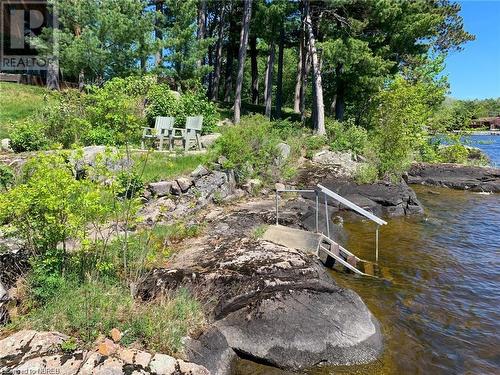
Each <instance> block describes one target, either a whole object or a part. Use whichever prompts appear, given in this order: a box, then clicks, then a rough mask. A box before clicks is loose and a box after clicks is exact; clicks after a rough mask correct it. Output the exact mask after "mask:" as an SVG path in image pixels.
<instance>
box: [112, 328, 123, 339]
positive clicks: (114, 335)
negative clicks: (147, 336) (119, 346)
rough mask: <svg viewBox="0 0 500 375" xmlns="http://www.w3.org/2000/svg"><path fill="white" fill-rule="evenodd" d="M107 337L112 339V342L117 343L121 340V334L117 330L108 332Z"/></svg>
mask: <svg viewBox="0 0 500 375" xmlns="http://www.w3.org/2000/svg"><path fill="white" fill-rule="evenodd" d="M109 335H110V336H111V338H112V339H113V341H114V342H119V341H120V340H121V339H122V336H123V334H122V333H121V332H120V330H119V329H118V328H113V329H112V330H111V331H110V332H109Z"/></svg>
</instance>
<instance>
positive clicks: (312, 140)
mask: <svg viewBox="0 0 500 375" xmlns="http://www.w3.org/2000/svg"><path fill="white" fill-rule="evenodd" d="M327 143H328V138H327V137H326V136H322V135H313V136H310V137H306V139H305V141H304V147H305V149H306V157H308V158H309V159H311V158H312V157H313V156H314V154H315V153H316V152H317V151H319V150H320V149H321V148H322V147H324V146H326V145H327Z"/></svg>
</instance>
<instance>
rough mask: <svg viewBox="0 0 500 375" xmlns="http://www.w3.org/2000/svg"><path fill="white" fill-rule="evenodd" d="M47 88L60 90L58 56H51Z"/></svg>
mask: <svg viewBox="0 0 500 375" xmlns="http://www.w3.org/2000/svg"><path fill="white" fill-rule="evenodd" d="M47 88H48V89H49V90H57V91H59V90H60V89H61V88H60V86H59V60H58V57H57V56H50V57H49V64H48V68H47Z"/></svg>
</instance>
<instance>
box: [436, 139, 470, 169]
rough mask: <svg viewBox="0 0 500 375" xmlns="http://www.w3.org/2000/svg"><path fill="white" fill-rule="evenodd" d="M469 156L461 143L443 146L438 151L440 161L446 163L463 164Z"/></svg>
mask: <svg viewBox="0 0 500 375" xmlns="http://www.w3.org/2000/svg"><path fill="white" fill-rule="evenodd" d="M468 156H469V151H468V150H467V147H465V146H464V145H463V144H461V143H456V144H453V145H449V146H445V147H442V148H441V149H440V152H439V157H440V160H441V161H443V162H446V163H458V164H465V163H466V162H467V159H468Z"/></svg>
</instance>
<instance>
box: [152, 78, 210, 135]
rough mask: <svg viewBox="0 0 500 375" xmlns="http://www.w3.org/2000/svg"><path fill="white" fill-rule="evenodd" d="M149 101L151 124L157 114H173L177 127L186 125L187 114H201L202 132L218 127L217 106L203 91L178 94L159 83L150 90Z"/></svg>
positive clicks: (208, 131)
mask: <svg viewBox="0 0 500 375" xmlns="http://www.w3.org/2000/svg"><path fill="white" fill-rule="evenodd" d="M147 103H148V104H147V107H146V116H147V118H148V120H149V123H150V124H153V123H154V118H155V117H156V116H172V117H175V124H176V126H177V127H184V125H185V123H186V117H187V116H198V115H201V116H203V129H202V133H203V134H206V133H212V132H213V131H214V130H215V129H216V126H217V121H218V120H219V116H218V112H217V107H216V106H215V105H214V104H213V103H211V102H209V101H208V100H207V98H206V97H205V95H204V94H203V93H201V91H198V92H187V93H185V94H183V95H181V96H178V94H176V93H174V92H172V91H171V90H170V88H169V87H168V86H167V85H164V84H159V85H156V86H154V87H153V88H152V89H151V90H150V91H149V94H148V97H147Z"/></svg>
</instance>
